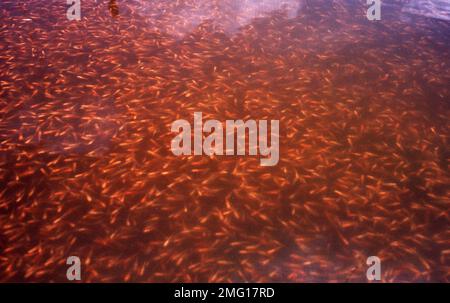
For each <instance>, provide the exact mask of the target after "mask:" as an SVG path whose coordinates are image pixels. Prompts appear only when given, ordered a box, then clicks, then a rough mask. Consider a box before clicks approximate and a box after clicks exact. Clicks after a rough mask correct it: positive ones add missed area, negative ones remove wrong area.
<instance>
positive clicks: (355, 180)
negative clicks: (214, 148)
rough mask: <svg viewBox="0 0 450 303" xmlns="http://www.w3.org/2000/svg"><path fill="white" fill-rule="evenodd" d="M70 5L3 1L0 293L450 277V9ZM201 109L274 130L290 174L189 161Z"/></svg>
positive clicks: (199, 2)
mask: <svg viewBox="0 0 450 303" xmlns="http://www.w3.org/2000/svg"><path fill="white" fill-rule="evenodd" d="M386 2H387V1H386ZM433 4H434V5H433ZM67 8H68V6H67V5H66V1H62V0H61V1H56V0H54V1H38V0H30V1H26V2H17V1H9V0H3V1H2V2H1V3H0V48H1V51H0V83H1V90H0V117H1V119H0V148H1V151H0V179H1V180H2V181H1V184H0V281H65V280H66V276H65V275H66V265H65V261H66V258H67V257H68V256H72V255H75V256H79V257H80V258H81V260H82V263H83V280H84V281H116V282H118V281H148V282H154V281H159V282H166V281H174V282H175V281H176V282H189V281H194V282H206V281H210V282H218V281H234V282H237V281H252V282H257V281H272V282H273V281H285V282H287V281H290V282H300V281H367V280H366V270H367V265H366V259H367V257H369V256H378V257H379V258H380V259H381V261H382V269H383V273H382V280H383V281H448V280H449V276H448V273H449V266H450V251H449V249H448V247H449V233H448V232H449V229H448V227H449V213H448V207H449V205H450V201H449V193H448V189H449V170H448V168H449V162H448V158H449V151H448V146H449V144H448V140H449V128H448V126H449V124H448V117H449V114H450V110H449V100H450V99H449V97H450V92H449V88H450V85H449V84H450V75H449V70H450V69H449V68H450V54H449V50H450V39H449V37H450V23H449V22H448V11H449V10H448V5H446V4H445V1H389V2H387V3H385V4H383V6H382V14H381V20H380V21H369V20H367V18H366V9H367V5H366V4H365V1H293V0H292V1H291V0H285V1H270V0H264V1H253V0H242V1H231V0H230V1H204V0H191V1H120V0H117V1H114V0H111V1H96V2H94V1H82V2H81V17H82V18H81V20H80V21H69V20H68V19H67V17H66V11H67ZM194 112H202V113H203V116H204V119H217V120H219V121H225V120H227V119H243V120H248V119H254V120H261V119H266V120H279V121H280V129H281V132H280V149H281V150H280V161H279V163H278V165H276V166H274V167H261V166H260V165H259V158H258V157H255V156H244V157H242V156H239V157H238V156H214V157H208V156H182V157H176V156H174V155H173V154H172V152H171V151H170V142H171V140H172V138H173V137H174V134H173V133H171V131H170V127H171V124H172V122H174V121H175V120H177V119H186V120H188V121H193V113H194Z"/></svg>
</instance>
